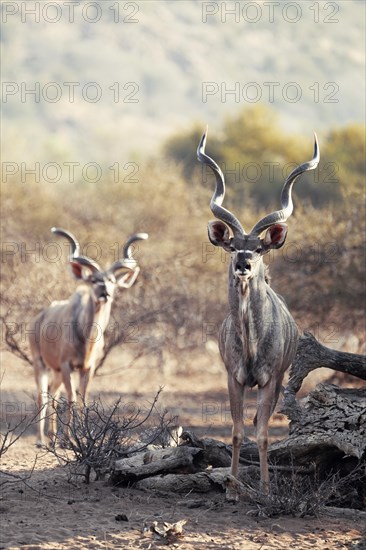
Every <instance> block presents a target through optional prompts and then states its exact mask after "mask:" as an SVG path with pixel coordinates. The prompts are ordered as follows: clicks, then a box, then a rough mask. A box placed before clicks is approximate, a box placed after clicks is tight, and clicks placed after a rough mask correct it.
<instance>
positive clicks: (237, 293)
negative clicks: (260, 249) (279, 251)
mask: <svg viewBox="0 0 366 550" xmlns="http://www.w3.org/2000/svg"><path fill="white" fill-rule="evenodd" d="M267 288H268V283H267V281H266V266H265V264H264V263H263V260H262V259H260V260H259V265H258V266H257V269H256V273H255V274H254V275H253V276H252V277H251V278H250V279H238V278H237V277H236V276H235V275H234V269H233V265H232V263H230V267H229V304H230V309H231V310H232V311H231V313H232V314H235V313H238V311H239V306H240V304H241V303H243V302H246V303H247V304H248V306H249V305H250V306H251V307H255V308H260V307H261V305H262V304H264V302H265V298H266V294H267Z"/></svg>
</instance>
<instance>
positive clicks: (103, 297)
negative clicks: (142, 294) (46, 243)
mask: <svg viewBox="0 0 366 550" xmlns="http://www.w3.org/2000/svg"><path fill="white" fill-rule="evenodd" d="M51 231H52V233H54V234H55V235H59V236H61V237H65V238H66V239H67V240H68V241H69V243H70V246H71V253H70V255H69V263H70V268H71V271H72V273H73V275H74V277H76V279H79V280H82V281H83V282H84V283H85V284H86V285H88V286H89V287H90V289H91V291H92V293H93V295H94V299H95V301H96V302H98V303H99V302H107V301H108V300H112V299H113V296H114V292H115V290H116V288H117V286H118V287H120V288H130V287H131V286H132V285H133V284H134V282H135V281H136V279H137V276H138V274H139V272H140V268H139V266H138V265H137V261H136V260H135V258H134V257H133V250H132V249H133V246H132V245H133V243H134V242H135V241H139V240H146V239H147V238H148V234H147V233H136V234H135V235H132V236H131V237H130V238H129V239H128V240H127V242H126V244H125V245H124V247H123V253H122V258H121V259H119V260H117V261H116V262H114V263H113V264H112V265H111V266H110V267H109V268H108V269H107V270H106V271H103V270H102V269H101V267H100V266H99V265H98V263H97V262H95V261H94V260H92V259H91V258H88V257H86V256H81V255H80V246H79V243H78V241H77V240H76V238H75V237H74V235H73V234H72V233H70V232H69V231H66V230H64V229H60V228H58V227H53V228H52V229H51Z"/></svg>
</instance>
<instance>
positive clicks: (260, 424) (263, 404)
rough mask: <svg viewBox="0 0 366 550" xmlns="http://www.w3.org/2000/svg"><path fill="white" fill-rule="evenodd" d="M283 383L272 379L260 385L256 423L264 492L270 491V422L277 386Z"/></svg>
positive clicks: (275, 401)
mask: <svg viewBox="0 0 366 550" xmlns="http://www.w3.org/2000/svg"><path fill="white" fill-rule="evenodd" d="M278 387H281V385H278V384H276V382H275V381H271V382H270V383H269V384H267V385H266V386H264V387H262V388H260V387H258V394H257V414H256V417H255V425H256V428H257V430H256V431H257V445H258V451H259V463H260V474H261V490H262V492H263V493H265V494H268V492H269V472H268V455H267V451H268V424H269V419H270V418H271V415H272V412H273V410H274V408H275V406H276V403H277V399H278V390H277V388H278Z"/></svg>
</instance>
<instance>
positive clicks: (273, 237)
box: [262, 223, 287, 250]
mask: <svg viewBox="0 0 366 550" xmlns="http://www.w3.org/2000/svg"><path fill="white" fill-rule="evenodd" d="M286 237H287V225H286V224H285V223H276V224H274V225H271V227H269V228H268V229H267V231H266V233H265V235H264V237H263V239H262V243H263V245H264V248H265V249H267V250H269V249H270V248H281V246H283V245H284V244H285V241H286Z"/></svg>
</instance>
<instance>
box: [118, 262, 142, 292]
mask: <svg viewBox="0 0 366 550" xmlns="http://www.w3.org/2000/svg"><path fill="white" fill-rule="evenodd" d="M139 273H140V268H139V267H138V266H136V267H135V268H134V269H133V270H131V271H128V272H127V273H121V274H120V275H117V276H116V281H117V285H118V286H119V287H120V288H131V286H132V285H133V284H134V283H135V281H136V279H137V277H138V274H139Z"/></svg>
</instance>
